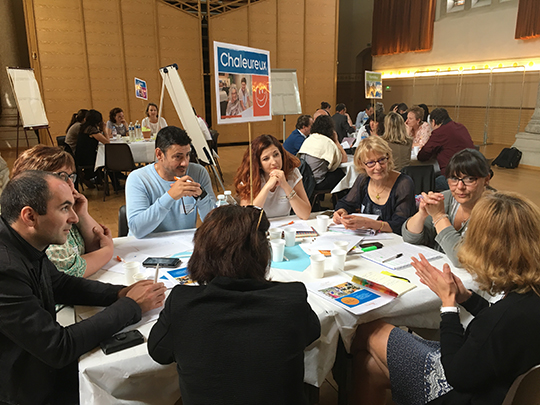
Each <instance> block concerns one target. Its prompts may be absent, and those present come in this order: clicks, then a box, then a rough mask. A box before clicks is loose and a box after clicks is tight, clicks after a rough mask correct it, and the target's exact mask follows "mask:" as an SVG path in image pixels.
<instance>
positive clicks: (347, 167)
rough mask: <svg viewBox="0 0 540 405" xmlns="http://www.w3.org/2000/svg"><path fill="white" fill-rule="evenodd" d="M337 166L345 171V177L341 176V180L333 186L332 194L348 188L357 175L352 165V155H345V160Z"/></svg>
mask: <svg viewBox="0 0 540 405" xmlns="http://www.w3.org/2000/svg"><path fill="white" fill-rule="evenodd" d="M339 168H340V169H343V171H344V172H345V177H343V178H342V179H341V181H340V182H339V183H338V184H337V185H336V186H335V187H334V189H333V190H332V194H334V193H338V192H340V191H342V190H348V189H350V188H351V187H352V186H353V184H354V182H355V181H356V178H357V177H358V172H357V171H356V168H355V167H354V157H353V156H352V155H347V162H346V163H342V164H340V165H339Z"/></svg>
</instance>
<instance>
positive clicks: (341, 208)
mask: <svg viewBox="0 0 540 405" xmlns="http://www.w3.org/2000/svg"><path fill="white" fill-rule="evenodd" d="M354 164H355V167H356V170H358V171H359V172H360V175H359V176H358V178H357V179H356V181H355V182H354V184H353V186H352V188H351V191H349V194H347V195H346V196H345V197H343V198H342V199H341V200H339V201H338V203H337V204H336V212H334V222H335V223H336V224H343V225H345V228H347V229H373V230H375V231H380V232H394V233H397V234H398V235H401V225H402V224H403V223H404V222H405V221H406V220H407V218H409V217H410V216H412V215H414V213H415V211H416V204H415V200H414V184H413V181H412V180H411V178H410V177H409V176H407V175H404V174H401V173H399V172H397V171H395V170H393V169H394V161H393V158H392V149H390V147H389V146H388V143H387V142H386V141H385V140H383V139H382V138H379V137H378V136H370V137H369V138H366V139H364V140H362V141H361V142H360V145H359V146H358V148H357V149H356V153H355V154H354ZM357 212H359V213H364V214H374V215H378V216H379V220H374V219H370V218H365V217H361V216H354V215H350V214H352V213H357Z"/></svg>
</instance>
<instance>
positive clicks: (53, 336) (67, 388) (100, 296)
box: [0, 171, 165, 404]
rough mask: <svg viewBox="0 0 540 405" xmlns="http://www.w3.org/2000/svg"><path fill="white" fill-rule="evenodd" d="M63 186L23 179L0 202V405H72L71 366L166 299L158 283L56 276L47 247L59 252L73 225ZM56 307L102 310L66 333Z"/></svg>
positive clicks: (52, 179)
mask: <svg viewBox="0 0 540 405" xmlns="http://www.w3.org/2000/svg"><path fill="white" fill-rule="evenodd" d="M73 204H74V200H73V195H72V192H71V189H70V187H69V185H68V184H67V183H66V182H65V181H64V180H63V179H61V178H60V177H59V176H57V175H55V174H53V173H46V172H40V171H27V172H23V173H21V174H20V175H18V176H16V177H15V178H13V179H12V180H11V181H10V182H9V183H8V184H7V185H6V188H5V189H4V191H3V193H2V196H1V197H0V205H1V207H2V214H1V216H0V325H1V328H0V370H2V372H1V373H0V403H2V404H4V403H7V404H42V403H51V404H65V403H68V404H71V403H78V378H77V359H78V358H79V356H80V355H82V354H83V353H85V352H87V351H89V350H92V349H93V348H95V347H96V346H97V345H98V344H99V342H100V341H102V340H104V339H106V338H108V337H110V336H111V335H113V334H114V333H116V332H118V331H119V330H121V329H122V328H124V327H125V326H127V325H130V324H133V323H135V322H138V321H139V320H140V319H141V313H143V312H146V311H149V310H151V309H154V308H157V307H159V306H161V305H162V304H163V300H164V299H165V295H164V292H165V287H164V286H163V284H162V283H156V284H154V283H152V281H142V282H139V283H136V284H134V285H133V286H131V287H124V286H121V285H111V284H104V283H100V282H98V281H92V280H87V279H84V278H78V277H72V276H69V275H67V274H65V273H62V272H59V271H58V270H57V269H56V267H55V266H54V265H53V264H52V263H51V262H50V261H49V259H48V258H47V256H46V254H45V249H46V248H47V247H48V246H49V244H63V243H65V242H66V238H67V235H68V233H69V230H70V229H71V226H72V225H73V224H75V223H77V222H78V218H77V215H76V214H75V212H74V211H73ZM55 304H71V305H98V306H104V307H106V308H105V309H104V310H103V311H101V312H99V313H98V314H96V315H95V316H93V317H91V318H89V319H86V320H84V321H82V322H79V323H76V324H74V325H71V326H69V327H66V328H64V327H62V326H60V325H59V324H58V323H57V322H56V313H55Z"/></svg>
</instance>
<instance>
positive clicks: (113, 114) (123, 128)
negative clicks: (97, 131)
mask: <svg viewBox="0 0 540 405" xmlns="http://www.w3.org/2000/svg"><path fill="white" fill-rule="evenodd" d="M127 132H128V124H127V122H126V118H125V117H124V111H123V110H122V109H121V108H120V107H116V108H113V109H112V110H111V111H109V121H107V127H106V133H107V137H109V138H112V136H113V135H114V134H115V133H116V135H118V136H126V134H128V133H127ZM128 135H129V134H128Z"/></svg>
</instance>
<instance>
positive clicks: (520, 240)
mask: <svg viewBox="0 0 540 405" xmlns="http://www.w3.org/2000/svg"><path fill="white" fill-rule="evenodd" d="M458 258H459V260H460V262H461V263H462V265H463V267H464V268H465V269H466V270H467V271H468V272H469V273H471V274H472V275H473V277H474V278H475V280H476V282H477V283H478V285H479V287H480V289H482V290H483V291H485V292H487V293H488V294H496V293H501V294H502V298H501V299H500V300H499V301H497V302H496V303H494V304H490V302H488V301H487V300H485V299H484V298H483V297H481V296H480V295H478V294H476V293H474V292H472V291H470V290H467V289H466V288H465V287H464V286H463V283H462V282H461V280H460V279H459V278H458V277H457V276H456V275H455V274H453V273H452V271H451V269H450V266H448V264H445V265H444V266H443V270H442V271H441V270H439V269H437V268H435V267H433V266H432V265H430V264H429V262H428V261H427V260H426V258H425V257H423V256H420V260H417V259H415V258H412V261H413V266H414V268H415V269H416V274H417V275H418V276H419V277H420V281H421V282H422V283H423V284H425V285H427V286H428V287H429V288H430V289H431V290H432V291H433V292H434V293H435V294H437V296H439V298H440V299H441V301H442V308H441V326H440V335H441V338H440V343H439V342H432V341H427V340H423V339H420V338H418V337H415V336H413V335H412V334H410V333H407V332H405V331H403V330H402V329H399V328H395V327H394V326H392V325H389V324H387V323H384V322H382V321H376V322H372V323H368V324H365V325H362V326H360V327H359V328H358V330H357V332H356V337H355V341H354V343H353V349H352V353H353V355H354V363H355V377H354V378H355V380H356V381H357V385H356V386H355V391H356V394H357V395H358V397H359V398H361V400H364V401H365V403H366V404H368V403H369V404H385V403H386V401H385V395H384V394H385V392H384V391H385V389H386V388H391V389H392V397H393V400H394V402H396V403H398V404H412V405H414V404H426V403H429V404H500V403H502V402H503V400H504V398H505V396H506V394H507V392H508V389H509V388H510V386H511V385H512V383H513V382H514V380H515V379H516V378H517V377H518V376H519V375H521V374H523V373H525V372H526V371H528V370H529V369H530V368H531V367H533V366H535V365H537V364H540V348H539V347H538V340H539V339H540V209H539V208H538V207H537V206H536V205H534V204H533V203H532V202H531V201H530V200H528V199H527V198H525V197H522V196H520V195H518V194H515V193H510V192H497V193H488V194H486V195H485V196H484V197H483V198H482V199H481V200H480V201H479V202H478V203H477V204H476V205H475V207H474V209H473V212H472V215H471V220H470V223H469V229H468V231H467V234H466V235H465V239H464V242H463V244H462V246H461V248H460V250H459V253H458ZM458 305H459V306H462V307H463V308H465V309H466V310H467V311H469V312H470V313H471V314H472V315H473V316H474V319H473V320H472V321H471V322H470V323H469V325H468V326H467V328H466V329H465V330H464V329H463V326H462V325H461V323H460V318H459V307H458ZM367 376H368V377H367ZM358 403H363V402H361V401H360V400H359V401H358Z"/></svg>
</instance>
